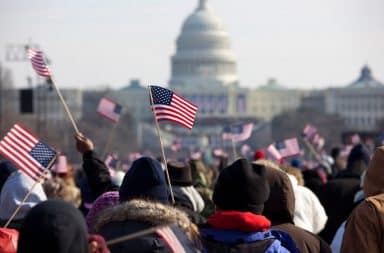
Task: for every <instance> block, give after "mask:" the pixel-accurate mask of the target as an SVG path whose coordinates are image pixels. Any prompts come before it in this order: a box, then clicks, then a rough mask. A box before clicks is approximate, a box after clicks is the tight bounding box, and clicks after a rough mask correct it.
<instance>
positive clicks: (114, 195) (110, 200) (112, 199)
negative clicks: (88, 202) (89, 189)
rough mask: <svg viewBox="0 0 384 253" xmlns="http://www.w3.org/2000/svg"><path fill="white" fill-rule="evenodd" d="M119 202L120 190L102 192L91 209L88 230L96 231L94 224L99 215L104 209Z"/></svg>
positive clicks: (88, 216) (87, 218) (88, 217)
mask: <svg viewBox="0 0 384 253" xmlns="http://www.w3.org/2000/svg"><path fill="white" fill-rule="evenodd" d="M117 204H119V192H117V191H110V192H105V193H103V194H101V195H100V196H99V197H98V198H97V199H96V200H95V201H94V202H93V204H92V208H91V209H90V210H89V212H88V214H87V217H86V222H87V226H88V231H90V232H94V228H93V227H94V225H95V221H96V219H97V216H98V215H99V214H100V212H101V211H103V210H104V209H106V208H108V207H111V206H115V205H117Z"/></svg>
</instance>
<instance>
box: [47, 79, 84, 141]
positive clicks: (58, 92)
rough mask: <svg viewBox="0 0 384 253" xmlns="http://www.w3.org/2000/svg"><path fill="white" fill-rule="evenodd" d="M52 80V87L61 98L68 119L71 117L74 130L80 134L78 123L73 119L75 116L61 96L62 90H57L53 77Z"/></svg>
mask: <svg viewBox="0 0 384 253" xmlns="http://www.w3.org/2000/svg"><path fill="white" fill-rule="evenodd" d="M50 80H51V82H52V86H53V87H54V88H55V91H56V93H57V95H58V96H59V99H60V101H61V103H62V104H63V106H64V110H65V112H66V113H67V115H68V117H69V120H70V121H71V123H72V126H73V128H74V129H75V132H76V134H79V133H80V131H79V129H78V128H77V126H76V122H75V120H74V119H73V116H72V114H71V111H70V110H69V108H68V106H67V103H66V102H65V100H64V98H63V96H62V95H61V92H60V90H59V89H58V88H57V86H56V84H55V81H53V79H52V77H50Z"/></svg>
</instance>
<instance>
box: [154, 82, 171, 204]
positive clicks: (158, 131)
mask: <svg viewBox="0 0 384 253" xmlns="http://www.w3.org/2000/svg"><path fill="white" fill-rule="evenodd" d="M147 88H148V91H149V98H150V100H151V107H152V106H153V97H152V91H151V87H150V86H147ZM152 112H153V116H154V117H155V123H156V130H157V135H158V136H159V142H160V149H161V155H162V158H163V162H164V166H165V175H166V176H167V181H168V186H169V191H170V192H171V200H172V204H175V197H174V195H173V190H172V185H171V179H170V178H169V172H168V166H167V160H166V158H165V152H164V147H163V141H162V139H161V134H160V126H159V122H158V121H157V119H156V114H155V111H154V110H153V108H152Z"/></svg>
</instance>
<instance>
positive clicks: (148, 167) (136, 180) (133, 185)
mask: <svg viewBox="0 0 384 253" xmlns="http://www.w3.org/2000/svg"><path fill="white" fill-rule="evenodd" d="M119 194H120V202H125V201H129V200H131V199H135V198H143V199H150V200H154V201H158V202H161V203H164V204H168V203H169V199H168V197H169V193H168V187H167V183H166V180H165V176H164V172H163V169H162V167H161V164H160V163H159V162H158V161H156V160H154V159H152V158H149V157H141V158H139V159H137V160H135V161H134V162H133V163H132V166H131V168H130V169H129V170H128V172H127V173H126V174H125V177H124V180H123V183H122V184H121V187H120V191H119Z"/></svg>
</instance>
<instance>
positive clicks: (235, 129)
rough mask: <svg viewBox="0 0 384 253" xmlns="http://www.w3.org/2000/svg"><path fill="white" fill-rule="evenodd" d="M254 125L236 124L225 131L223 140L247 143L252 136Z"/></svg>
mask: <svg viewBox="0 0 384 253" xmlns="http://www.w3.org/2000/svg"><path fill="white" fill-rule="evenodd" d="M252 130H253V123H246V124H236V125H232V126H231V127H230V128H227V129H224V132H223V140H233V141H236V142H239V141H245V140H247V139H248V138H249V137H251V135H252Z"/></svg>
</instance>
